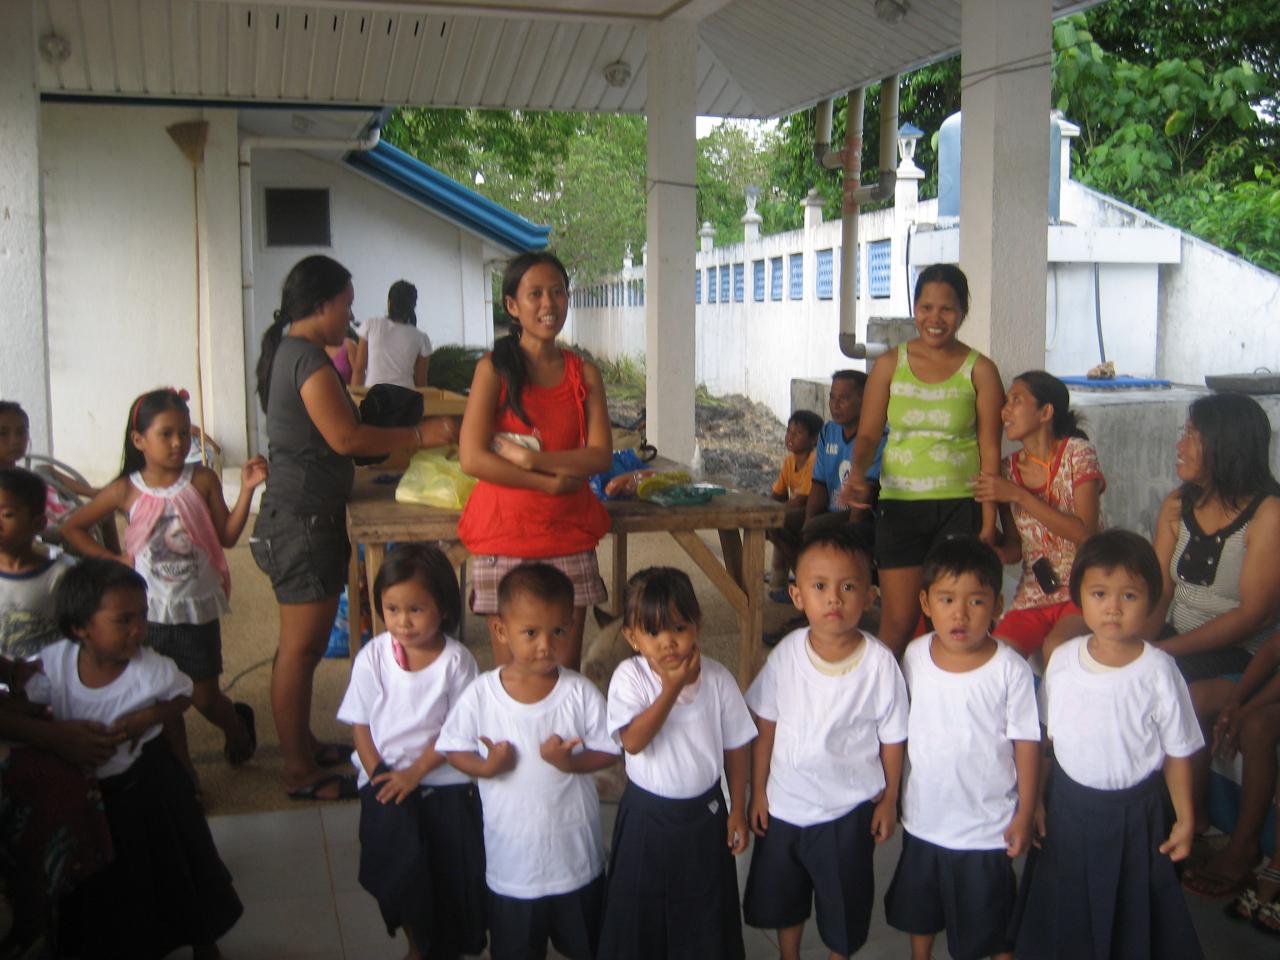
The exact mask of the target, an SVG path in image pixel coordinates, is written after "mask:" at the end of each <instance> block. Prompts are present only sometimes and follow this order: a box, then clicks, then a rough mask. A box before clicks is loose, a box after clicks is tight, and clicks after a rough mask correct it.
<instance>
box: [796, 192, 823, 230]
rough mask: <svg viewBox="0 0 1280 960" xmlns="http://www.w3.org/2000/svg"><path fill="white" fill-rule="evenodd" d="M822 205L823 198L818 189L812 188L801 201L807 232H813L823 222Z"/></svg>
mask: <svg viewBox="0 0 1280 960" xmlns="http://www.w3.org/2000/svg"><path fill="white" fill-rule="evenodd" d="M822 203H823V201H822V196H821V195H820V194H819V193H818V191H817V188H811V189H810V190H809V192H808V193H806V194H805V197H804V199H803V200H801V201H800V206H802V207H804V228H805V230H812V229H813V228H814V227H816V226H817V225H818V224H820V223H821V222H822Z"/></svg>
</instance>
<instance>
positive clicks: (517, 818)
mask: <svg viewBox="0 0 1280 960" xmlns="http://www.w3.org/2000/svg"><path fill="white" fill-rule="evenodd" d="M572 622H573V584H572V583H571V582H570V580H569V578H568V577H567V576H565V575H564V574H563V573H561V572H560V571H559V570H557V569H555V568H554V567H551V566H549V565H547V564H542V563H532V564H525V565H523V566H519V567H516V568H515V569H514V570H512V571H511V572H510V573H508V574H507V575H506V576H505V577H503V578H502V582H501V583H500V584H499V585H498V620H497V624H496V636H497V639H498V641H499V642H500V643H502V644H504V645H505V646H507V647H508V648H509V649H510V651H511V662H509V663H507V664H506V665H505V666H502V667H500V668H498V669H496V670H490V671H489V672H488V673H483V674H481V675H480V676H479V677H477V678H476V680H475V681H474V682H473V683H472V684H471V686H469V687H468V688H467V689H466V690H465V691H464V692H463V694H462V696H461V698H460V699H459V700H458V702H457V703H456V704H455V705H454V706H453V708H452V709H451V710H450V711H449V716H448V719H446V720H445V723H444V727H443V728H442V729H441V731H440V735H439V737H437V739H436V749H437V750H438V751H440V752H441V753H444V754H446V755H447V756H448V758H449V762H450V763H451V764H453V765H454V766H455V767H456V768H457V769H459V770H461V771H462V772H463V773H465V774H466V775H467V776H469V777H474V778H476V780H477V781H478V782H479V785H480V801H481V806H482V807H483V810H484V845H485V861H486V862H485V881H486V882H487V884H488V887H489V953H490V956H491V957H492V958H493V960H506V958H513V957H520V958H523V957H541V956H545V955H546V949H547V941H548V939H549V940H550V941H551V943H552V944H553V945H554V946H555V948H556V950H558V951H559V952H560V953H561V954H563V955H564V956H565V957H568V958H569V960H593V958H594V957H595V954H596V947H597V945H598V942H599V936H600V921H601V910H602V905H603V898H604V875H603V874H604V843H603V841H602V838H601V831H600V801H599V798H598V796H597V794H596V787H595V782H594V781H593V780H592V778H591V774H592V773H594V772H595V771H597V770H602V769H604V768H605V767H607V766H609V765H610V764H612V763H614V762H616V761H617V759H618V753H619V749H618V746H617V744H615V743H614V742H613V739H612V738H611V737H610V736H609V732H608V728H607V725H606V722H605V700H604V697H603V696H601V694H600V691H599V690H597V689H596V688H595V686H594V685H593V684H592V683H591V682H590V681H589V680H587V679H586V678H585V677H583V676H582V675H581V674H579V673H575V672H574V671H572V670H568V669H565V668H564V667H560V666H558V665H557V662H556V652H557V648H558V647H559V646H561V645H562V644H564V643H566V642H567V641H568V639H569V635H570V631H571V630H572ZM482 751H483V753H482Z"/></svg>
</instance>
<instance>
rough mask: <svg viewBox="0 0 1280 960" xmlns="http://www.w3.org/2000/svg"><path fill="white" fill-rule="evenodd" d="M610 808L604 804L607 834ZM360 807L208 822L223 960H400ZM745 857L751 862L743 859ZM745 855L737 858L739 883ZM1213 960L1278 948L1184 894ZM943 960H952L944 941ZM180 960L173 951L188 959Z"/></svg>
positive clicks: (879, 866)
mask: <svg viewBox="0 0 1280 960" xmlns="http://www.w3.org/2000/svg"><path fill="white" fill-rule="evenodd" d="M615 809H616V808H615V807H614V806H613V805H612V804H605V805H603V807H602V814H603V819H604V828H605V836H606V837H607V836H609V833H610V831H611V829H612V826H613V816H614V812H615ZM358 819H359V807H358V805H356V804H354V803H344V804H333V805H330V806H326V807H323V808H319V809H317V808H308V809H300V810H288V811H283V812H279V813H261V814H249V815H244V816H234V817H214V818H212V819H211V820H210V821H209V825H210V827H211V828H212V829H213V836H214V839H215V840H216V841H217V844H218V850H219V851H220V852H221V854H222V859H223V860H224V861H225V863H226V864H227V867H228V869H230V870H231V873H232V875H233V876H234V877H235V884H236V890H237V891H238V892H239V894H240V899H241V900H243V901H244V906H245V912H244V916H243V917H242V918H241V919H240V922H239V923H238V924H236V926H235V928H234V929H232V930H231V932H230V933H228V934H227V936H226V937H224V938H223V939H222V941H221V942H220V944H219V946H220V947H221V949H222V953H223V956H224V957H225V958H226V960H393V958H396V960H398V958H400V957H403V956H404V951H405V942H404V940H403V938H402V937H398V938H396V939H394V940H393V939H391V938H390V937H388V936H387V934H386V929H385V928H384V927H383V926H382V920H381V917H380V916H379V915H378V908H377V906H376V904H375V903H374V900H373V898H372V897H371V896H369V895H368V894H367V893H365V892H364V891H363V890H362V889H361V888H360V885H359V883H357V880H356V873H357V868H358V864H359V854H360V850H359V844H358V842H357V840H356V833H357V822H358ZM899 836H900V834H895V836H894V838H893V839H892V840H891V841H890V842H889V843H887V844H885V845H884V846H883V847H881V848H880V849H879V850H877V851H876V887H877V891H876V904H877V906H876V910H875V912H874V914H873V919H872V925H871V935H870V939H869V940H868V941H867V944H866V946H865V947H863V949H862V950H860V951H859V952H858V954H857V956H858V957H859V960H862V958H866V960H890V958H892V960H901V958H903V957H905V956H907V954H908V947H907V942H906V938H905V937H904V936H903V935H902V934H900V933H898V932H897V931H895V930H892V929H890V928H889V927H887V926H886V925H885V922H884V910H883V909H882V908H881V907H880V905H879V904H880V902H881V898H882V897H883V895H884V888H885V887H886V886H887V885H888V882H889V878H890V877H891V876H892V874H893V868H894V865H895V864H896V863H897V858H898V851H899V849H900V845H899V839H898V838H899ZM748 856H749V855H748ZM748 856H744V857H742V858H740V859H739V863H738V872H739V882H740V884H741V885H745V882H746V870H747V865H748V862H749V861H748ZM1188 899H1189V902H1190V905H1191V910H1192V916H1193V917H1194V919H1195V922H1196V928H1197V930H1198V931H1199V933H1200V939H1201V942H1202V944H1203V946H1204V950H1205V955H1206V957H1208V958H1209V960H1237V958H1240V960H1244V958H1253V957H1267V956H1274V955H1275V954H1276V947H1275V945H1274V941H1272V940H1270V939H1269V938H1267V937H1266V936H1264V935H1263V934H1261V933H1258V932H1256V931H1254V930H1252V929H1251V928H1250V927H1248V926H1246V925H1243V924H1239V923H1231V922H1230V921H1228V920H1226V919H1225V918H1224V917H1223V915H1222V906H1223V903H1224V901H1207V900H1201V899H1199V898H1197V897H1189V898H1188ZM743 936H744V940H745V942H746V947H747V958H748V960H774V958H776V957H777V955H778V952H777V946H776V943H775V941H774V939H773V935H772V934H771V933H770V934H765V933H762V932H760V931H758V930H753V929H750V928H744V930H743ZM803 944H804V949H803V956H804V958H805V960H826V958H827V956H828V952H827V950H826V948H824V947H823V946H822V943H821V941H820V940H819V939H818V936H817V932H816V930H815V929H814V926H813V924H812V922H810V924H809V926H808V927H807V928H806V930H805V937H804V942H803ZM934 954H935V956H936V957H938V958H939V960H942V958H945V957H947V956H948V954H947V952H946V948H945V944H944V943H943V942H942V941H941V940H940V941H939V944H938V945H937V946H936V947H935V949H934ZM185 956H186V953H185V951H184V952H180V953H176V954H174V957H175V958H177V957H185Z"/></svg>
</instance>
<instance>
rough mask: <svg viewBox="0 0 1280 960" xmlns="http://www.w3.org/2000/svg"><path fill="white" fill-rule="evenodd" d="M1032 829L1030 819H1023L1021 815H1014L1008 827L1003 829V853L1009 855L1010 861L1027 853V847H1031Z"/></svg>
mask: <svg viewBox="0 0 1280 960" xmlns="http://www.w3.org/2000/svg"><path fill="white" fill-rule="evenodd" d="M1034 829H1035V827H1034V825H1033V824H1032V817H1025V816H1023V815H1022V814H1021V813H1018V814H1016V815H1015V816H1014V818H1013V820H1012V821H1010V823H1009V826H1007V827H1005V830H1004V842H1005V844H1006V846H1005V851H1004V852H1005V853H1007V854H1008V855H1009V859H1010V860H1013V859H1014V858H1016V857H1020V856H1022V855H1023V854H1024V853H1026V852H1027V847H1029V846H1031V835H1032V832H1033V831H1034Z"/></svg>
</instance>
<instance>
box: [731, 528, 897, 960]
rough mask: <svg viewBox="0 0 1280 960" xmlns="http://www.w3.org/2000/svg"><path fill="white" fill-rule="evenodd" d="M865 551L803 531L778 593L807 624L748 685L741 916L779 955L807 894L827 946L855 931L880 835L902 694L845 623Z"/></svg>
mask: <svg viewBox="0 0 1280 960" xmlns="http://www.w3.org/2000/svg"><path fill="white" fill-rule="evenodd" d="M872 589H873V588H872V586H871V557H870V554H869V553H868V551H867V548H866V546H865V545H864V544H862V543H861V542H860V541H859V540H858V539H857V538H856V536H855V535H854V534H853V533H852V532H850V531H847V530H844V529H839V528H837V529H833V530H829V531H822V532H820V533H818V534H816V535H814V536H813V537H812V538H810V539H809V540H808V541H807V542H806V543H805V545H804V546H803V547H802V548H801V550H800V554H799V556H798V557H797V559H796V582H795V584H794V585H793V586H792V587H791V598H792V601H793V602H794V603H795V605H796V607H797V608H799V609H800V610H803V611H804V614H805V618H806V619H807V620H808V621H809V626H808V627H805V628H801V629H799V630H795V631H793V632H792V633H790V634H788V635H787V636H786V637H784V638H783V639H782V641H781V642H780V643H779V644H778V646H777V648H776V649H775V650H774V651H773V653H772V654H770V655H769V659H768V661H766V663H765V666H764V669H763V670H762V671H761V673H760V675H759V676H758V677H756V679H755V682H754V683H753V684H752V685H751V688H750V689H749V690H748V691H747V706H749V707H750V708H751V712H752V715H753V716H754V718H755V721H756V726H757V727H758V728H759V731H760V735H759V736H758V737H757V739H756V741H755V745H754V746H753V747H752V751H751V760H752V768H751V810H750V818H749V819H750V823H751V829H752V831H753V832H754V833H755V834H756V836H757V837H758V838H759V839H758V840H757V842H756V851H755V855H754V856H753V857H752V860H751V871H750V873H749V875H748V877H747V890H746V895H745V897H744V898H743V904H742V908H743V915H744V916H745V918H746V921H747V923H749V924H750V925H751V926H753V927H766V928H768V927H772V928H776V929H777V930H778V947H779V950H780V952H781V953H782V956H783V958H784V960H797V958H798V957H799V956H800V938H801V934H802V933H803V932H804V924H805V921H806V920H807V919H808V917H809V912H810V909H811V906H812V904H813V902H814V900H815V898H816V902H817V914H818V933H819V934H820V935H821V937H822V942H823V943H825V944H826V945H827V948H828V949H829V950H831V951H832V953H833V954H834V955H837V956H841V957H847V956H848V955H849V954H851V953H853V952H854V951H855V950H857V949H858V948H859V947H861V946H862V944H863V943H864V942H865V941H866V938H867V930H868V927H869V925H870V920H871V903H872V899H873V897H874V894H875V878H874V876H873V874H872V862H871V861H872V853H873V851H874V849H875V844H877V843H883V842H884V841H885V840H888V839H889V837H891V836H892V835H893V829H894V825H895V824H896V822H897V806H898V785H899V780H900V778H901V773H902V757H903V753H904V750H905V746H904V744H903V741H904V740H905V739H906V736H907V691H906V687H905V685H904V684H903V681H902V673H901V672H900V671H899V670H898V664H897V662H896V661H895V660H894V658H893V654H892V653H891V652H890V651H889V649H888V648H887V647H886V646H884V644H882V643H881V642H880V641H879V640H877V639H876V638H875V637H873V636H871V635H870V634H866V633H863V632H862V631H860V630H859V629H858V621H859V619H860V618H861V617H862V612H863V610H864V609H866V606H867V604H868V603H869V602H870V600H871V593H872Z"/></svg>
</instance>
